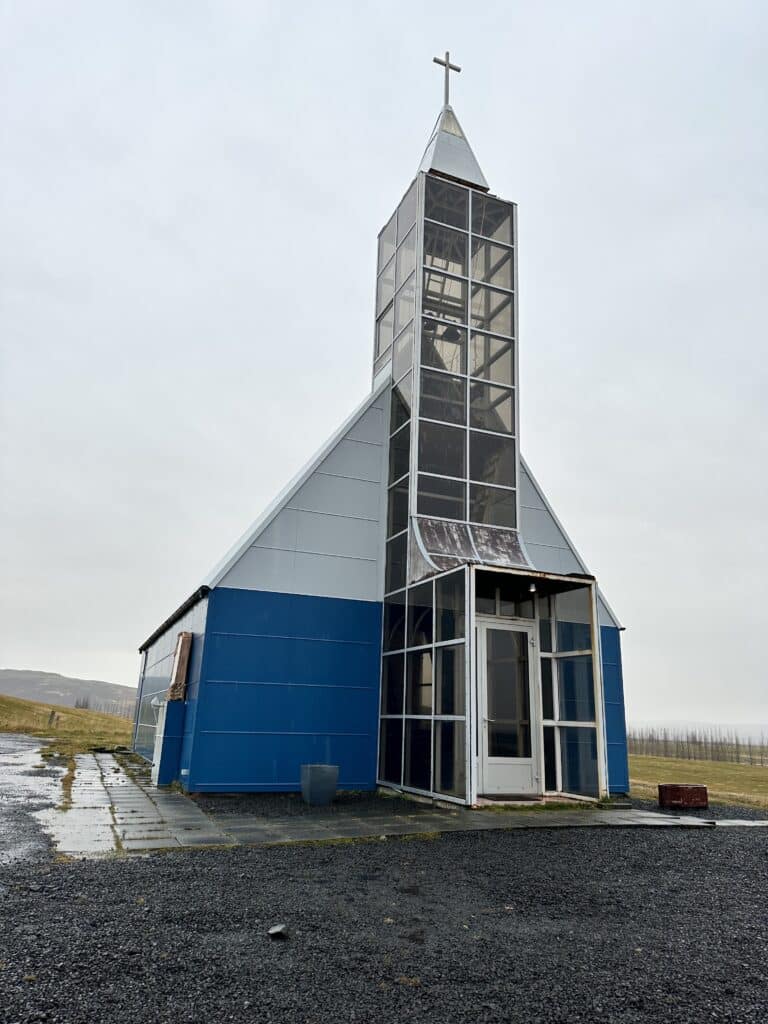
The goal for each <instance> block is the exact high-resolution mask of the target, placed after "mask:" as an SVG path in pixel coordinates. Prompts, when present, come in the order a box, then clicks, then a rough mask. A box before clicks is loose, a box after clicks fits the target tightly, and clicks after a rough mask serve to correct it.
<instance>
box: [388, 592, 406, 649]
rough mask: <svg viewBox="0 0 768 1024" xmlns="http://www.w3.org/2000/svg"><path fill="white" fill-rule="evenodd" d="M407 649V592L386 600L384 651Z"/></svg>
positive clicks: (393, 595)
mask: <svg viewBox="0 0 768 1024" xmlns="http://www.w3.org/2000/svg"><path fill="white" fill-rule="evenodd" d="M403 647H405V591H404V590H403V591H401V592H400V593H399V594H392V595H391V597H387V598H385V599H384V650H385V651H398V650H401V649H402V648H403Z"/></svg>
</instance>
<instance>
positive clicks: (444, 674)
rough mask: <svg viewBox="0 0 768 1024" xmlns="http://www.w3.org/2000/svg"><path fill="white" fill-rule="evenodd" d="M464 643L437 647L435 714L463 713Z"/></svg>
mask: <svg viewBox="0 0 768 1024" xmlns="http://www.w3.org/2000/svg"><path fill="white" fill-rule="evenodd" d="M464 706H465V688H464V644H456V645H455V646H451V647H436V648H435V714H436V715H463V714H464Z"/></svg>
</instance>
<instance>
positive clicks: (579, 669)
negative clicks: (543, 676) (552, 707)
mask: <svg viewBox="0 0 768 1024" xmlns="http://www.w3.org/2000/svg"><path fill="white" fill-rule="evenodd" d="M557 690H558V694H559V697H560V709H559V710H560V719H561V720H562V721H566V722H594V720H595V684H594V680H593V677H592V655H591V654H584V655H581V656H580V657H578V658H558V659H557Z"/></svg>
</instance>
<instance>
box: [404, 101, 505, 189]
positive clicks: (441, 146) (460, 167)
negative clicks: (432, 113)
mask: <svg viewBox="0 0 768 1024" xmlns="http://www.w3.org/2000/svg"><path fill="white" fill-rule="evenodd" d="M419 170H420V171H433V172H434V173H435V174H441V175H443V176H444V177H446V178H453V179H454V180H455V181H461V182H463V183H464V184H465V185H472V186H474V187H475V188H480V189H482V190H483V191H484V192H487V191H488V182H487V181H486V180H485V175H484V174H483V172H482V171H481V170H480V164H479V163H478V162H477V157H476V156H475V154H474V153H473V152H472V147H471V146H470V144H469V143H468V142H467V137H466V135H465V134H464V132H463V131H462V128H461V125H460V124H459V119H458V118H457V117H456V114H455V113H454V112H453V107H451V106H450V105H449V104H447V103H446V105H445V106H444V107H443V109H442V110H441V111H440V116H439V117H438V119H437V122H436V123H435V127H434V129H433V130H432V135H431V136H430V139H429V142H428V143H427V148H426V149H425V150H424V156H423V157H422V158H421V163H420V164H419Z"/></svg>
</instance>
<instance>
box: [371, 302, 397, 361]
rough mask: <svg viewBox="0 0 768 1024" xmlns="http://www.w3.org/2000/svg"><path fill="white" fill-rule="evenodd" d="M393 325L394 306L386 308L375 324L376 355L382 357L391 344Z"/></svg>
mask: <svg viewBox="0 0 768 1024" xmlns="http://www.w3.org/2000/svg"><path fill="white" fill-rule="evenodd" d="M394 324H395V309H394V306H391V305H390V306H387V308H386V310H385V312H384V313H382V314H381V317H380V318H379V322H378V323H377V324H376V355H377V356H380V355H383V354H384V353H385V352H386V351H387V349H388V348H389V346H390V345H391V344H392V328H393V327H394Z"/></svg>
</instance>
